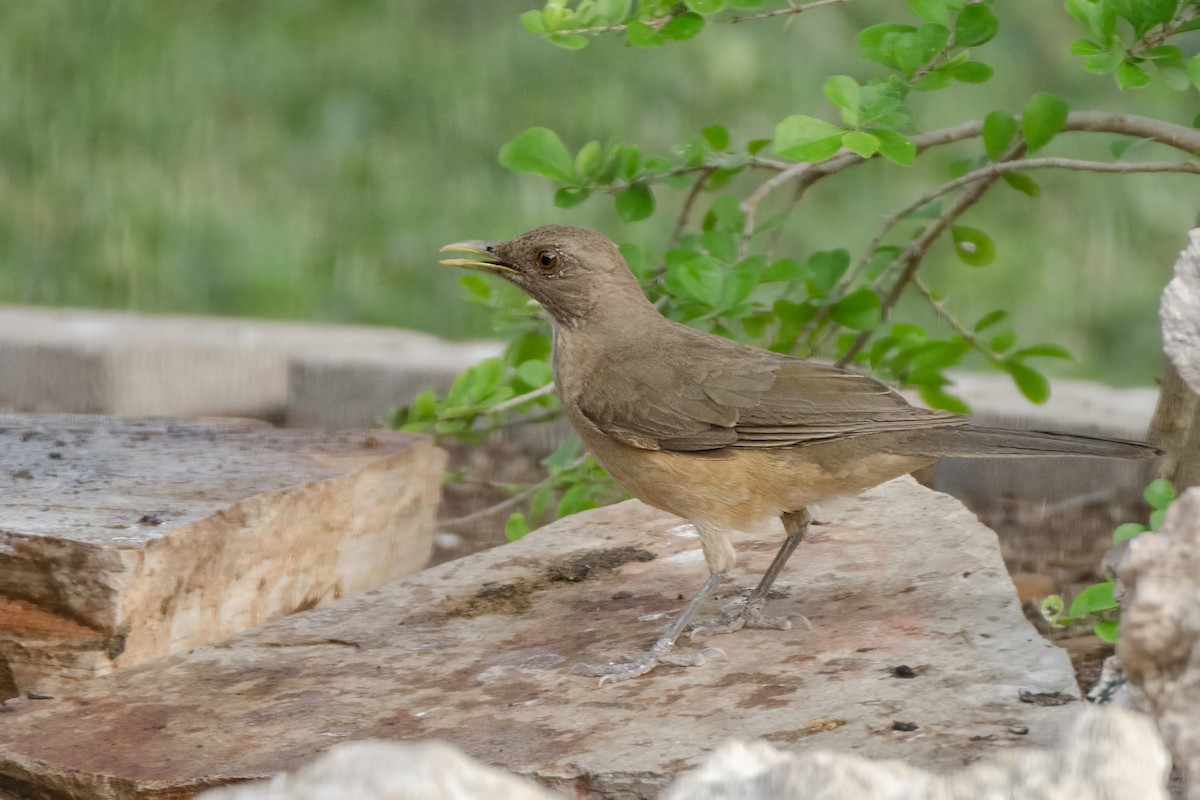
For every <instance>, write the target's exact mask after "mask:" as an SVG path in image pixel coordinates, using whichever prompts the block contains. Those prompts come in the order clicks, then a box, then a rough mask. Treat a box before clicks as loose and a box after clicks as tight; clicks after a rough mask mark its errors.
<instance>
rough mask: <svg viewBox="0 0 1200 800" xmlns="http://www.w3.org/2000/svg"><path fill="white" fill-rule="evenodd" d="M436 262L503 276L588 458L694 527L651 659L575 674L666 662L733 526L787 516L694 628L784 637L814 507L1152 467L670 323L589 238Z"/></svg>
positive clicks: (730, 554) (603, 242)
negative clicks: (741, 581)
mask: <svg viewBox="0 0 1200 800" xmlns="http://www.w3.org/2000/svg"><path fill="white" fill-rule="evenodd" d="M442 250H443V251H452V252H462V253H468V254H470V257H469V258H448V259H444V260H443V261H442V263H443V264H449V265H452V266H458V267H466V268H468V269H475V270H480V271H484V272H492V273H495V274H498V275H500V276H501V277H503V278H504V279H505V280H507V281H509V282H510V283H513V284H515V285H516V286H518V287H520V288H521V289H522V290H524V291H525V292H526V293H527V294H529V296H530V297H532V298H533V299H534V300H536V301H538V302H539V303H540V304H541V305H542V307H543V308H545V309H546V311H547V312H548V313H549V314H550V316H551V318H552V319H553V322H554V364H553V366H554V383H555V386H556V388H557V390H558V396H559V399H560V400H561V402H562V407H563V410H564V411H565V412H566V415H567V418H568V419H569V420H570V421H571V424H572V425H573V426H574V427H575V430H576V431H577V432H578V433H579V436H580V438H581V439H582V440H583V443H584V445H585V446H586V447H587V449H588V450H589V451H590V452H591V453H592V455H593V456H595V458H596V460H597V461H599V462H600V464H601V465H602V466H603V467H604V468H605V469H606V470H608V472H609V474H610V475H612V477H613V478H615V479H616V481H617V482H618V483H620V484H621V485H622V486H624V487H625V488H626V489H627V490H628V491H629V492H630V493H631V494H632V495H633V496H634V497H636V498H638V499H639V500H641V501H643V502H645V503H648V504H650V505H652V506H654V507H656V508H660V509H663V510H664V511H668V512H670V513H672V514H677V515H679V516H681V517H684V518H685V519H687V520H689V521H690V522H691V523H692V524H694V525H695V527H696V530H697V532H698V533H699V535H700V544H701V546H702V547H703V550H704V558H705V560H706V562H707V564H708V569H709V572H710V575H709V578H708V580H707V581H705V583H704V585H703V586H702V587H701V588H700V591H699V592H697V593H696V595H695V597H693V598H692V600H691V601H690V602H688V604H687V605H686V606H685V607H684V609H683V611H682V612H681V613H680V614H679V616H678V617H677V618H676V619H675V620H674V621H673V622H672V624H671V625H670V626H669V627H668V628H667V630H666V632H664V633H663V635H662V636H661V637H660V638H659V639H658V641H657V642H655V643H654V645H653V646H652V647H651V648H650V650H649V652H647V653H645V654H641V655H639V656H637V657H634V658H632V659H630V660H628V661H627V662H625V663H620V664H616V665H614V666H609V667H585V671H587V672H588V674H593V675H600V676H602V680H601V682H602V683H603V682H604V681H605V680H612V681H619V680H626V679H628V678H633V677H636V676H638V675H642V674H645V673H646V672H649V671H650V670H651V669H653V668H654V667H655V665H656V664H659V663H671V664H682V665H696V664H699V663H702V662H703V660H704V653H703V651H700V652H698V653H680V652H675V651H674V647H675V642H676V640H677V639H678V638H679V636H680V634H681V633H682V632H683V631H684V629H685V628H686V627H687V626H688V624H689V623H690V622H691V621H692V617H693V616H694V615H695V613H696V611H697V609H698V608H699V607H700V605H701V604H702V603H703V602H704V601H705V599H706V598H707V597H708V596H709V594H710V593H711V592H712V591H713V589H715V588H716V586H717V585H718V584H719V583H720V582H721V580H722V579H724V578H725V576H726V574H727V573H728V572H729V570H730V569H731V568H732V567H733V566H734V562H735V558H736V556H735V553H734V549H733V545H732V544H731V543H730V541H729V533H730V532H731V531H744V532H754V531H756V530H759V529H761V528H762V527H763V526H764V524H765V523H768V522H770V521H772V520H773V519H774V518H776V517H778V518H780V519H782V521H783V526H784V530H785V531H786V533H787V538H786V539H785V540H784V542H783V546H782V547H781V548H780V550H779V553H778V555H776V556H775V559H774V561H772V563H771V565H770V567H768V568H767V571H766V573H765V574H764V575H763V577H762V580H761V581H760V583H759V584H758V586H757V587H756V588H755V589H753V590H752V591H751V592H750V593H749V595H748V597H747V598H746V602H745V603H744V604H743V605H741V606H740V608H738V609H737V610H736V611H733V612H730V613H727V614H726V615H725V616H723V617H722V618H720V619H718V620H715V621H712V622H707V623H704V624H702V625H700V626H699V627H698V628H696V632H702V633H730V632H733V631H736V630H738V629H740V628H742V627H743V626H746V627H763V628H780V629H783V628H788V627H790V622H789V621H788V620H786V619H774V618H771V617H768V616H766V615H765V614H764V608H765V605H766V600H767V593H768V591H769V590H770V588H771V584H772V583H774V581H775V578H776V577H777V576H778V575H779V572H780V570H782V569H783V566H784V564H785V563H786V562H787V560H788V558H789V557H790V556H791V554H792V552H793V551H794V550H795V549H796V546H797V545H799V544H800V542H801V541H802V540H803V539H804V536H805V533H806V532H807V529H808V524H809V522H810V521H811V517H810V516H809V512H808V510H807V509H808V507H809V505H811V504H813V503H816V502H818V501H821V500H825V499H827V498H830V497H833V496H836V495H849V494H855V493H857V492H861V491H863V490H864V489H868V488H870V487H872V486H875V485H877V484H880V483H883V482H884V481H888V480H891V479H892V478H895V477H898V476H900V475H905V474H908V473H910V472H913V471H914V470H917V469H921V468H922V467H926V466H928V465H930V464H932V463H934V462H935V461H937V460H938V459H940V458H944V457H947V456H955V457H964V456H966V457H970V456H988V457H993V456H1079V455H1088V456H1106V457H1111V458H1146V457H1149V456H1152V455H1155V454H1156V452H1157V451H1156V450H1155V449H1154V448H1152V447H1150V446H1149V445H1146V444H1142V443H1138V442H1127V441H1119V440H1115V439H1102V438H1093V437H1088V436H1073V435H1068V434H1061V433H1042V432H1038V431H1021V430H1008V429H1003V428H986V427H982V426H977V425H973V424H971V422H970V419H969V418H968V417H966V416H964V415H961V414H952V413H949V412H946V411H933V410H930V409H926V408H918V407H916V406H912V405H910V404H909V403H908V402H907V401H906V400H905V399H904V398H903V397H901V396H900V395H899V394H897V393H896V392H895V391H893V390H892V389H890V388H889V387H887V386H886V385H884V384H882V383H880V382H879V381H876V380H874V379H872V378H869V377H866V376H864V375H861V374H859V373H857V372H851V371H849V370H844V369H839V368H837V367H832V366H827V365H824V364H816V363H813V362H810V361H803V360H801V359H798V358H793V357H791V356H787V355H781V354H779V353H772V352H769V351H766V350H760V349H758V348H754V347H750V346H748V345H744V344H740V343H738V342H734V341H730V340H728V339H724V338H721V337H720V336H715V335H713V334H710V333H705V332H703V331H699V330H696V329H694V328H689V327H688V326H686V325H681V324H679V323H677V322H673V321H671V320H669V319H667V318H665V317H663V316H662V315H661V314H659V313H658V310H657V309H655V307H654V306H653V305H651V304H650V302H649V301H648V300H647V299H646V297H645V296H644V295H643V294H642V291H641V288H640V287H639V285H638V282H637V279H636V278H635V277H634V276H633V274H632V273H631V272H630V271H629V267H628V266H627V265H626V264H625V260H624V258H622V256H621V253H620V251H619V250H618V249H617V247H616V245H614V244H613V243H612V242H611V241H609V240H608V239H606V238H605V237H604V236H602V235H600V234H599V233H596V232H595V231H590V230H586V229H583V228H572V227H564V226H560V225H547V226H544V227H541V228H537V229H536V230H532V231H530V232H528V233H525V234H523V235H521V236H518V237H517V238H515V239H512V240H511V241H507V242H481V241H470V242H459V243H456V244H451V245H447V246H446V247H443V248H442Z"/></svg>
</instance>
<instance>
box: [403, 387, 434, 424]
mask: <svg viewBox="0 0 1200 800" xmlns="http://www.w3.org/2000/svg"><path fill="white" fill-rule="evenodd" d="M435 419H437V395H436V394H434V391H433V390H432V389H426V390H425V391H423V392H421V393H419V394H418V395H417V396H416V397H414V398H413V401H412V403H411V404H410V405H409V407H408V422H409V424H412V423H414V422H432V421H433V420H435Z"/></svg>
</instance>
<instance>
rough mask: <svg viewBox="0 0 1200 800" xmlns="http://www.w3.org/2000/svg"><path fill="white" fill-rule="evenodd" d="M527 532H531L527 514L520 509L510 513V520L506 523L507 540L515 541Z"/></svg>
mask: <svg viewBox="0 0 1200 800" xmlns="http://www.w3.org/2000/svg"><path fill="white" fill-rule="evenodd" d="M527 533H529V522H528V521H526V519H525V515H524V514H523V513H522V512H520V511H517V512H516V513H514V514H511V515H509V517H508V520H507V521H506V522H505V523H504V538H505V539H506V540H507V541H510V542H515V541H516V540H517V539H520V538H521V537H522V536H524V535H526V534H527Z"/></svg>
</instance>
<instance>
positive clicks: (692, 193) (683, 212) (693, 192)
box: [667, 167, 717, 248]
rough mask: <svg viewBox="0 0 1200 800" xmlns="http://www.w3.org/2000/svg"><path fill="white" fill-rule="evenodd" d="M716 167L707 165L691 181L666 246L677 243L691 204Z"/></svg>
mask: <svg viewBox="0 0 1200 800" xmlns="http://www.w3.org/2000/svg"><path fill="white" fill-rule="evenodd" d="M716 169H717V168H716V167H709V168H707V169H705V170H703V171H702V172H701V173H700V176H699V177H698V178H696V180H695V182H693V183H692V188H691V189H689V190H688V193H687V197H685V198H684V199H683V206H682V207H681V208H680V209H679V216H678V217H676V218H675V228H674V230H672V231H671V238H670V240H669V244H668V245H667V246H668V248H670V247H674V246H675V245H677V244H679V237H680V236H682V235H683V228H684V226H686V225H687V221H688V217H690V216H691V215H692V206H693V205H695V203H696V198H697V197H699V196H700V192H701V191H702V190H703V189H704V184H706V183H708V179H709V177H710V176H711V175H712V174H713V172H715V171H716Z"/></svg>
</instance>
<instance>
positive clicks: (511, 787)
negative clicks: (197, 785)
mask: <svg viewBox="0 0 1200 800" xmlns="http://www.w3.org/2000/svg"><path fill="white" fill-rule="evenodd" d="M1169 768H1170V756H1169V755H1168V754H1167V751H1166V748H1164V747H1163V745H1162V741H1161V740H1160V739H1159V738H1158V732H1157V731H1156V730H1155V729H1154V723H1152V722H1151V721H1150V719H1149V718H1147V717H1145V716H1143V715H1141V714H1136V713H1133V712H1130V711H1125V710H1121V709H1101V708H1097V707H1085V708H1083V709H1081V710H1080V712H1079V713H1078V715H1077V716H1076V718H1075V720H1074V722H1073V723H1072V724H1071V726H1070V728H1069V729H1068V730H1067V731H1066V735H1065V736H1064V737H1063V741H1062V742H1061V743H1060V744H1059V745H1058V746H1057V747H1056V748H1054V749H1053V750H1044V749H1036V748H1027V747H1023V748H1016V749H1014V750H1011V751H1008V752H1005V753H1001V754H998V755H995V756H992V757H990V758H987V759H984V760H982V761H980V762H977V763H975V764H973V765H972V766H970V767H967V768H966V769H962V770H958V771H957V772H954V773H952V774H950V775H945V776H942V775H936V774H933V773H931V772H926V771H925V770H920V769H915V768H913V767H910V766H908V765H907V764H905V763H903V762H901V761H872V760H870V759H866V758H862V757H861V756H856V755H850V754H843V753H835V752H832V751H829V750H824V749H814V750H807V751H803V752H799V753H796V752H790V751H788V750H781V749H778V748H776V747H773V746H771V745H770V744H768V743H767V742H764V741H761V740H758V741H738V740H733V741H728V742H725V743H724V744H722V745H720V746H719V747H717V749H716V750H714V751H713V752H712V753H711V754H709V755H707V756H705V757H704V759H703V761H702V762H701V763H700V765H699V766H698V767H696V769H694V770H691V771H690V772H687V773H685V774H683V775H682V776H681V777H680V778H679V779H678V780H676V781H675V782H674V783H672V784H671V786H670V787H668V789H667V790H666V792H664V793H663V794H662V796H661V800H978V798H989V797H992V798H1001V797H1005V798H1008V797H1019V798H1021V800H1081V798H1089V799H1090V800H1166V797H1167V793H1166V790H1165V788H1164V787H1165V783H1166V774H1167V771H1168V769H1169ZM562 797H564V795H561V794H550V793H547V792H543V791H541V790H539V789H536V788H533V787H531V786H530V785H529V784H527V783H524V782H521V781H519V780H518V779H516V778H514V777H512V776H509V775H506V774H505V773H503V772H499V771H498V770H495V769H493V768H491V767H486V766H484V765H482V764H480V763H478V762H477V761H474V760H473V759H471V758H468V757H467V756H465V755H463V754H462V753H461V752H459V751H458V750H457V749H455V748H453V747H450V746H448V745H446V744H444V743H441V742H417V743H413V744H394V743H388V742H354V743H349V744H343V745H338V746H337V747H335V748H333V749H332V750H330V751H329V752H327V753H325V754H324V755H322V756H320V757H319V758H317V759H316V760H315V761H313V762H312V763H311V764H308V765H306V766H304V767H301V768H300V769H299V770H297V771H296V772H294V773H292V774H288V775H280V776H278V777H276V778H274V779H272V780H271V781H270V782H267V783H253V784H247V785H244V786H240V787H236V788H230V789H214V790H212V791H210V792H205V793H203V794H202V795H201V796H200V800H441V798H447V799H448V798H454V800H554V799H555V798H562Z"/></svg>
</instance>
